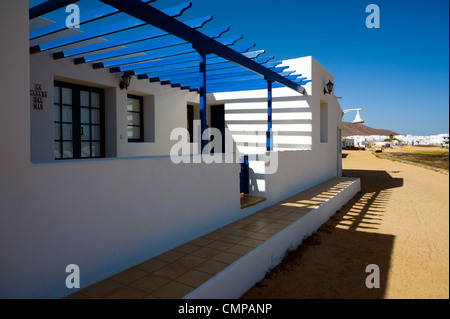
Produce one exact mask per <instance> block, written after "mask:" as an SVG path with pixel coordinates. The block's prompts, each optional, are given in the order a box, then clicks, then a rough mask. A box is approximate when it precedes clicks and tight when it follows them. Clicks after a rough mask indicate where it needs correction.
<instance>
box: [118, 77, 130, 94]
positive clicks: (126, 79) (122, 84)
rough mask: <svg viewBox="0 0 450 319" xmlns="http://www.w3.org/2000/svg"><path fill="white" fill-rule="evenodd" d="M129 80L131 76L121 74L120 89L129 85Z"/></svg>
mask: <svg viewBox="0 0 450 319" xmlns="http://www.w3.org/2000/svg"><path fill="white" fill-rule="evenodd" d="M130 82H131V76H128V75H124V76H121V77H120V89H121V90H123V89H125V90H127V89H128V87H129V86H130Z"/></svg>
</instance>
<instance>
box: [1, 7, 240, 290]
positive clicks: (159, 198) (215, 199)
mask: <svg viewBox="0 0 450 319" xmlns="http://www.w3.org/2000/svg"><path fill="white" fill-rule="evenodd" d="M0 30H1V31H0V32H1V34H0V47H1V48H2V50H1V51H0V61H1V63H2V65H1V68H2V76H1V78H0V81H1V82H0V84H1V85H0V96H1V97H2V99H1V100H0V132H1V135H0V150H1V151H0V164H1V165H0V298H58V297H62V296H64V295H67V294H69V293H71V292H72V291H68V289H67V288H66V287H65V278H66V276H67V274H66V273H65V267H66V266H67V265H68V264H72V263H75V264H78V265H79V266H80V269H81V285H82V287H86V286H87V285H89V284H92V283H94V282H96V281H99V280H101V279H104V278H106V277H108V276H110V275H113V274H115V273H117V272H119V271H122V270H124V269H126V268H128V267H130V266H132V265H134V264H136V263H138V262H141V261H144V260H146V259H148V258H151V257H153V256H155V255H157V254H159V253H162V252H164V251H166V250H167V249H170V248H172V247H174V246H176V245H179V244H181V243H183V242H186V241H189V240H191V239H193V238H196V237H198V236H200V235H202V234H204V233H206V232H209V231H211V230H213V229H215V228H217V227H219V226H220V225H223V224H226V223H229V222H232V221H234V220H236V219H237V218H240V217H243V216H242V212H241V211H240V207H239V206H240V205H239V177H238V176H239V172H238V170H239V166H238V165H237V164H212V165H211V164H209V165H206V164H193V165H187V164H180V165H175V164H173V163H172V162H171V160H170V158H169V157H142V158H116V159H94V160H85V161H58V162H56V161H52V160H51V159H52V155H53V150H52V148H53V146H52V143H53V136H52V134H53V133H52V126H53V125H52V121H53V118H52V116H51V115H50V112H53V107H52V100H53V96H52V93H51V92H52V89H51V88H52V87H53V80H54V78H53V74H55V78H57V79H59V80H69V81H71V82H73V80H74V78H75V77H76V78H77V79H78V80H77V82H78V83H80V84H88V85H91V84H93V83H97V86H101V87H104V88H105V95H106V99H108V100H109V101H110V103H107V105H106V107H107V108H109V111H111V110H112V111H113V112H110V113H109V114H110V117H109V118H107V123H108V121H109V122H110V123H119V124H118V125H117V126H116V127H115V128H114V129H113V130H112V131H111V132H110V134H113V135H114V134H116V137H120V135H121V134H125V135H126V130H125V127H124V126H123V124H124V123H125V122H124V121H123V120H120V118H121V117H123V116H124V110H125V109H124V110H119V108H116V106H115V105H116V104H117V103H119V104H121V103H120V100H121V99H122V100H123V98H124V96H125V94H126V92H125V91H121V90H119V89H118V88H117V86H118V83H119V82H118V78H117V77H116V76H114V75H110V74H109V73H108V72H107V71H100V72H98V73H96V72H93V71H92V70H91V69H90V68H89V66H81V67H80V69H78V68H75V67H74V66H73V64H71V63H68V62H62V61H57V62H55V64H51V65H49V64H48V63H47V62H48V61H47V60H48V59H49V58H48V57H47V56H45V55H40V56H39V55H38V56H35V57H32V58H31V63H32V67H31V68H30V56H29V53H28V51H29V41H28V1H25V0H18V1H9V2H1V3H0ZM4 48H7V49H4ZM46 61H47V62H46ZM44 66H47V67H48V68H47V67H44ZM54 69H57V71H58V72H55V70H54ZM30 74H31V76H30ZM35 81H39V82H38V83H39V84H41V85H42V88H43V90H45V91H47V92H48V93H49V97H48V99H47V100H46V103H49V104H45V105H44V110H43V111H37V110H32V107H31V103H30V99H31V98H30V84H33V83H35ZM77 82H73V83H77ZM164 90H165V88H163V89H160V90H158V91H151V92H149V91H148V90H147V88H142V87H139V86H138V84H137V82H134V83H133V84H132V86H131V87H130V92H132V93H139V92H141V93H146V94H153V95H154V97H155V102H157V101H158V99H160V101H164V102H161V104H162V106H161V108H164V107H168V106H171V105H172V106H173V104H175V103H177V105H175V109H176V108H177V107H178V105H179V107H180V109H181V105H182V104H183V109H184V110H185V103H186V100H187V99H189V97H186V95H183V98H184V101H183V103H181V102H180V101H181V97H180V96H179V95H177V94H178V92H179V90H178V89H174V90H173V91H170V92H166V91H164ZM165 93H168V94H172V96H171V97H168V98H167V99H166V100H164V99H165V96H164V94H165ZM179 94H182V93H179ZM183 94H189V93H183ZM159 95H160V96H159ZM177 97H178V98H179V100H180V101H179V100H177ZM166 102H167V104H166V105H163V104H165V103H166ZM172 103H173V104H172ZM114 111H115V112H114ZM165 112H167V113H165ZM155 113H156V115H157V114H158V110H155ZM169 115H170V114H169V112H168V111H166V110H165V109H161V110H160V116H161V120H162V121H163V118H164V117H168V116H169ZM31 118H32V119H33V121H31ZM181 118H182V120H181V119H177V120H176V121H179V123H178V122H170V124H171V125H179V124H181V122H183V124H184V125H186V123H185V119H186V116H185V114H184V115H181ZM32 123H33V124H32ZM120 123H121V124H120ZM158 125H160V126H161V127H160V128H158V129H157V131H158V130H159V134H161V136H160V137H161V138H163V139H164V137H165V135H166V133H167V132H168V130H169V128H168V127H165V126H164V124H158ZM117 139H118V138H117ZM165 141H167V139H165ZM31 142H32V143H31ZM107 143H108V141H107ZM109 143H111V144H112V148H111V152H113V153H114V152H116V153H117V155H118V156H120V155H125V154H127V155H134V154H137V153H139V152H141V153H142V154H144V153H146V152H151V151H152V150H151V149H150V145H149V150H136V149H129V150H127V149H124V148H126V147H127V146H125V147H124V145H122V144H121V143H115V140H114V136H113V138H112V139H110V140H109ZM110 146H111V145H110ZM114 148H116V149H115V150H114ZM165 150H166V149H163V148H162V149H161V152H163V151H165ZM158 152H159V151H158ZM32 153H33V156H32V155H31V154H32ZM31 159H33V161H31ZM36 162H45V163H36ZM212 212H213V213H212Z"/></svg>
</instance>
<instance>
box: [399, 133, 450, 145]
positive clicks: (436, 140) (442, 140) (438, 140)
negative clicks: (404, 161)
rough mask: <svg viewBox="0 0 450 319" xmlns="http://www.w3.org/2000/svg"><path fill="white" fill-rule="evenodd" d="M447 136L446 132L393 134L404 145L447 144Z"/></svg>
mask: <svg viewBox="0 0 450 319" xmlns="http://www.w3.org/2000/svg"><path fill="white" fill-rule="evenodd" d="M448 137H449V134H448V133H447V134H437V135H429V136H413V135H411V134H408V135H396V136H395V138H396V139H398V140H400V141H401V142H402V143H403V144H406V145H448V140H449V139H448Z"/></svg>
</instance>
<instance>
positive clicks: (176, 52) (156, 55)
mask: <svg viewBox="0 0 450 319" xmlns="http://www.w3.org/2000/svg"><path fill="white" fill-rule="evenodd" d="M241 39H242V36H240V37H231V38H226V39H223V40H220V39H219V40H217V41H218V42H220V43H222V44H223V45H226V46H232V45H234V44H235V43H236V42H237V41H239V40H241ZM254 46H255V45H254V44H252V45H248V47H249V48H252V47H254ZM193 52H195V50H194V49H193V48H192V45H190V44H189V45H181V46H178V47H176V48H172V49H165V50H161V52H159V51H158V52H153V53H146V54H144V55H140V56H135V57H129V58H122V59H115V60H111V61H103V62H97V63H94V64H93V68H94V69H101V68H110V67H117V66H123V65H126V64H132V63H139V62H145V61H147V62H148V61H152V60H155V59H163V58H168V57H174V56H181V55H183V54H188V53H193ZM79 63H82V62H79Z"/></svg>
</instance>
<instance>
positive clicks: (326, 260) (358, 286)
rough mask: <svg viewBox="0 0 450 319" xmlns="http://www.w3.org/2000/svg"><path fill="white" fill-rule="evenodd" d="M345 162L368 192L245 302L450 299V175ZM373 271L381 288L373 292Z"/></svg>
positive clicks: (354, 155)
mask: <svg viewBox="0 0 450 319" xmlns="http://www.w3.org/2000/svg"><path fill="white" fill-rule="evenodd" d="M344 156H345V158H344V159H343V168H344V176H358V177H360V178H361V184H362V191H361V192H360V193H358V194H357V195H356V196H355V198H353V200H352V201H350V202H349V203H348V204H347V205H346V206H344V207H343V208H342V209H341V210H340V211H339V212H337V213H336V215H335V216H333V217H332V218H331V219H330V220H329V221H328V222H327V223H326V224H325V225H323V226H322V227H321V228H320V230H319V231H317V232H316V234H314V235H313V236H311V237H310V238H308V239H307V240H306V241H305V242H304V244H302V245H301V246H300V247H299V249H297V250H296V251H295V252H292V253H290V255H289V257H288V258H287V260H286V261H285V262H283V263H282V264H281V265H279V266H278V267H277V268H275V269H274V270H273V271H272V272H271V273H269V274H268V276H266V277H267V278H265V279H263V280H262V281H261V282H259V283H258V284H256V285H255V286H254V287H253V288H252V289H251V290H249V291H248V292H247V293H246V294H245V295H244V296H243V297H242V298H249V299H250V298H273V299H277V298H282V299H301V298H306V299H307V298H315V299H322V298H327V299H334V298H339V299H340V298H351V299H353V298H386V299H398V298H414V299H415V298H449V193H448V192H449V175H446V174H442V173H439V172H435V171H431V170H428V169H425V168H422V167H417V166H414V165H409V164H404V163H399V162H394V161H390V160H386V159H379V158H376V157H375V156H374V155H373V154H372V153H371V152H369V151H344ZM370 264H375V265H377V266H378V267H379V270H380V272H379V274H380V276H379V278H380V281H379V283H380V288H372V289H368V288H367V286H366V279H367V278H368V276H369V275H372V273H370V272H366V267H367V266H368V265H370ZM370 278H371V277H370ZM372 282H374V281H372Z"/></svg>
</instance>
